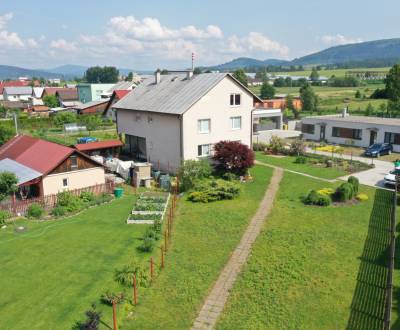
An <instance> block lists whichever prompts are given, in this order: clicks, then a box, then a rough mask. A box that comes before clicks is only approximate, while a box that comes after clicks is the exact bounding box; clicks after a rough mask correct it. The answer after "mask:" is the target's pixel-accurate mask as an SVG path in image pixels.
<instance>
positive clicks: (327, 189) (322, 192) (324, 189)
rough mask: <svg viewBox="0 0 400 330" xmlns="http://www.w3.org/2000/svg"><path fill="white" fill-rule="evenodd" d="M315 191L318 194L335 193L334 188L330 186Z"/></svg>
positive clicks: (329, 194)
mask: <svg viewBox="0 0 400 330" xmlns="http://www.w3.org/2000/svg"><path fill="white" fill-rule="evenodd" d="M317 193H318V194H320V195H325V196H332V195H333V194H334V193H335V190H333V189H332V188H322V189H320V190H318V191H317Z"/></svg>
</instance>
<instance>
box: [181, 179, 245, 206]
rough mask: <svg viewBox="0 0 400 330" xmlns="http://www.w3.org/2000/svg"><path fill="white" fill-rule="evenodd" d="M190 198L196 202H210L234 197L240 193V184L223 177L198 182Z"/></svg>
mask: <svg viewBox="0 0 400 330" xmlns="http://www.w3.org/2000/svg"><path fill="white" fill-rule="evenodd" d="M194 190H195V191H193V192H191V193H190V194H189V196H188V200H189V201H192V202H196V203H208V202H215V201H220V200H225V199H234V198H235V197H236V196H238V195H239V193H240V187H239V184H238V183H236V182H233V181H225V180H221V179H217V180H209V181H202V182H198V183H196V184H195V186H194Z"/></svg>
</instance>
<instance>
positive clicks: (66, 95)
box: [56, 88, 82, 108]
mask: <svg viewBox="0 0 400 330" xmlns="http://www.w3.org/2000/svg"><path fill="white" fill-rule="evenodd" d="M56 97H57V100H58V102H59V103H60V106H62V107H64V108H73V107H76V106H79V105H81V104H82V103H81V102H80V101H79V97H78V90H77V89H76V88H63V89H61V90H58V91H57V92H56Z"/></svg>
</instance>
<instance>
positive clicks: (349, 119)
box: [301, 113, 400, 152]
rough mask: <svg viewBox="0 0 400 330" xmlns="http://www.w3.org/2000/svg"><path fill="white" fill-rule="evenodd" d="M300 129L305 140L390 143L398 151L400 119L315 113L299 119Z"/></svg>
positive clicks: (360, 144)
mask: <svg viewBox="0 0 400 330" xmlns="http://www.w3.org/2000/svg"><path fill="white" fill-rule="evenodd" d="M301 130H302V133H303V137H304V138H305V139H307V140H314V141H321V140H325V141H327V142H329V143H335V144H343V145H346V144H347V145H349V144H351V145H354V146H357V147H368V146H370V145H371V144H374V143H383V142H386V143H391V144H392V145H393V151H396V152H400V119H395V118H379V117H363V116H349V115H347V114H346V113H343V114H342V115H330V116H315V117H306V118H303V119H302V125H301Z"/></svg>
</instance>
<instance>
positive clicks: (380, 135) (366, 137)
mask: <svg viewBox="0 0 400 330" xmlns="http://www.w3.org/2000/svg"><path fill="white" fill-rule="evenodd" d="M302 123H304V124H314V125H315V130H314V134H307V133H303V137H304V138H305V139H307V140H314V141H319V140H320V130H321V127H320V125H317V123H326V127H325V140H326V141H328V142H329V143H335V144H343V145H345V144H349V139H346V138H341V137H333V136H332V127H344V128H352V129H361V130H362V136H361V137H362V139H361V140H354V139H353V140H352V141H354V145H355V146H357V147H364V148H365V147H368V146H369V145H370V130H369V129H368V128H377V129H378V131H377V139H376V143H383V142H384V139H385V132H391V133H399V134H400V126H394V125H393V126H392V125H383V124H371V123H352V122H346V121H340V120H336V121H335V119H334V118H330V119H322V118H321V117H319V118H304V119H303V120H302ZM393 151H396V152H400V145H396V144H394V145H393Z"/></svg>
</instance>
